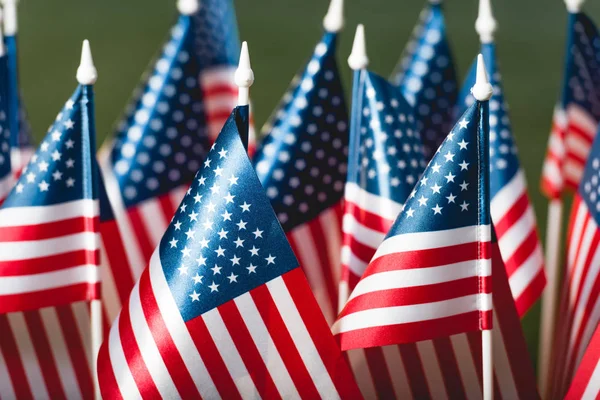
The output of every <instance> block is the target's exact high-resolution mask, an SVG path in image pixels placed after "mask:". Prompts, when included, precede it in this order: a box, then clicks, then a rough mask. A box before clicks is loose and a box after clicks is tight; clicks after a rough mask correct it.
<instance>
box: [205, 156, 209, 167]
mask: <svg viewBox="0 0 600 400" xmlns="http://www.w3.org/2000/svg"><path fill="white" fill-rule="evenodd" d="M208 167H210V158H207V159H206V161H204V168H208Z"/></svg>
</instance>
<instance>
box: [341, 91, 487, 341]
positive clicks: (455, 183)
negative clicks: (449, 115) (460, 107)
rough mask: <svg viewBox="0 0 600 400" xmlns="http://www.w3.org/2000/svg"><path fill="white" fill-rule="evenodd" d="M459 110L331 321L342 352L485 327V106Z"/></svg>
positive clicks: (484, 103) (475, 105)
mask: <svg viewBox="0 0 600 400" xmlns="http://www.w3.org/2000/svg"><path fill="white" fill-rule="evenodd" d="M488 106H489V104H488V102H487V101H485V102H476V103H475V104H473V105H472V106H471V107H469V109H468V110H467V111H466V112H465V113H464V114H463V116H462V118H461V119H460V121H459V123H457V125H456V126H455V127H454V128H453V130H452V131H451V132H450V133H449V134H448V136H447V137H446V139H445V141H444V142H443V144H442V146H440V148H439V149H438V151H437V153H436V155H435V156H434V157H433V159H432V160H431V162H430V164H429V166H428V167H427V168H426V169H425V172H424V173H423V176H422V177H421V179H420V180H419V181H418V182H417V185H416V187H415V189H414V190H413V192H412V193H411V195H410V196H409V198H408V200H407V201H406V203H405V204H404V209H403V211H402V212H401V213H400V215H399V216H398V218H397V219H396V222H394V225H393V226H392V228H391V230H390V231H389V233H388V234H387V236H386V238H385V239H384V241H383V243H382V244H381V245H380V246H379V247H378V249H377V252H376V253H375V255H374V256H373V258H372V260H371V262H370V263H369V265H368V266H367V269H366V270H365V272H364V274H363V276H362V278H361V280H360V281H359V282H358V284H357V285H356V288H355V289H354V290H353V291H352V294H351V295H350V297H349V299H348V302H347V303H346V305H345V307H344V309H343V310H342V311H341V313H340V315H339V316H338V319H337V321H336V322H335V324H334V325H333V328H332V330H333V332H334V333H335V334H336V335H337V337H338V339H339V340H340V343H341V346H342V350H349V349H357V348H369V347H377V346H386V345H391V344H400V343H410V342H418V341H421V340H427V339H433V338H436V337H441V336H449V335H452V334H456V333H461V332H466V331H473V330H485V329H491V325H492V321H491V320H492V309H491V306H492V300H491V289H492V288H491V282H490V278H491V272H492V271H491V221H490V210H489V201H490V200H489V153H488V151H489V143H488V135H489V124H488V120H489V110H488Z"/></svg>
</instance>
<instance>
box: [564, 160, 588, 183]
mask: <svg viewBox="0 0 600 400" xmlns="http://www.w3.org/2000/svg"><path fill="white" fill-rule="evenodd" d="M583 167H584V165H583V164H582V163H580V162H579V161H575V160H573V159H570V158H569V159H567V160H565V163H564V165H563V172H564V176H565V178H568V179H570V180H571V181H573V182H577V183H579V181H580V180H581V177H582V176H583Z"/></svg>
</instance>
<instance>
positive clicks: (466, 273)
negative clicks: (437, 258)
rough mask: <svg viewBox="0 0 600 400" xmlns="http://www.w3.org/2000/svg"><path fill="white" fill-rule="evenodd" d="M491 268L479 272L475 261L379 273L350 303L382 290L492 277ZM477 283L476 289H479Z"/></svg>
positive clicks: (363, 283) (366, 281)
mask: <svg viewBox="0 0 600 400" xmlns="http://www.w3.org/2000/svg"><path fill="white" fill-rule="evenodd" d="M491 275H492V271H491V267H490V266H489V265H488V264H486V268H485V269H484V268H482V269H481V271H479V269H478V267H477V265H475V262H473V261H463V262H458V263H453V264H446V265H440V266H437V267H430V268H418V269H400V270H396V271H386V272H379V273H377V274H373V275H369V276H367V277H363V279H362V280H361V281H360V282H358V285H356V288H354V290H353V291H352V294H351V295H350V298H349V299H348V301H350V300H352V299H354V298H356V297H358V296H361V295H364V294H367V293H372V292H378V291H381V290H392V289H403V288H409V287H417V286H425V285H435V284H438V283H444V282H452V281H456V280H458V279H465V278H471V277H477V276H491ZM478 285H479V284H478V283H477V284H476V285H475V287H479V286H478Z"/></svg>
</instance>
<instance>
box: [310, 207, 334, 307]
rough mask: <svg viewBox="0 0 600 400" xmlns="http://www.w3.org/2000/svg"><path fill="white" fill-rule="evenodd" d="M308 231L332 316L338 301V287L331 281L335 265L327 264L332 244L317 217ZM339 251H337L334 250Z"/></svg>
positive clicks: (311, 222)
mask: <svg viewBox="0 0 600 400" xmlns="http://www.w3.org/2000/svg"><path fill="white" fill-rule="evenodd" d="M308 228H309V229H310V233H311V236H312V237H311V238H307V240H312V242H313V243H314V245H315V249H316V250H317V256H318V257H319V263H320V264H321V273H322V274H323V278H324V281H325V289H326V290H327V295H328V297H329V304H330V307H331V311H332V315H335V314H336V312H337V301H338V285H337V284H336V282H335V280H334V279H333V275H332V273H331V271H332V270H333V268H338V266H337V265H335V266H333V265H331V263H330V262H329V247H332V246H333V245H334V243H332V242H330V241H329V240H328V238H327V237H326V236H325V233H324V232H323V226H322V225H321V220H320V219H319V218H318V217H317V218H315V219H313V220H312V221H310V222H309V223H308ZM336 250H338V251H339V249H336ZM305 268H315V266H309V265H307V266H305Z"/></svg>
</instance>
